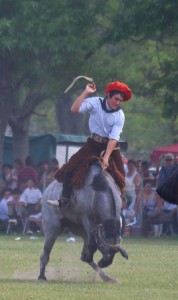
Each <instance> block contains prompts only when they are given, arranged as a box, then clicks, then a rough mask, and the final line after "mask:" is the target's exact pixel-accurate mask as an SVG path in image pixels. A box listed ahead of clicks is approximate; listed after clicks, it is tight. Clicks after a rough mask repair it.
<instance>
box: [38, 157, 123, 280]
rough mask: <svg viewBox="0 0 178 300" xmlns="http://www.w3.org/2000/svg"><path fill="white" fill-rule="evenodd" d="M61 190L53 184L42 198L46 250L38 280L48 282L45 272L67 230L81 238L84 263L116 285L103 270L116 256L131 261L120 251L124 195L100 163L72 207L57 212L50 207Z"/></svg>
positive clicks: (76, 191)
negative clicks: (95, 258) (58, 239)
mask: <svg viewBox="0 0 178 300" xmlns="http://www.w3.org/2000/svg"><path fill="white" fill-rule="evenodd" d="M61 190H62V183H59V182H58V181H56V180H55V181H54V182H52V183H51V184H50V185H49V186H48V187H47V188H46V190H45V192H44V194H43V197H42V227H43V232H44V236H45V241H44V248H43V251H42V253H41V256H40V274H39V277H38V279H39V280H47V279H46V276H45V269H46V266H47V264H48V262H49V256H50V252H51V250H52V247H53V245H54V243H55V241H56V239H57V238H58V236H59V235H60V234H61V233H62V232H63V230H64V228H65V227H68V229H69V230H70V231H71V232H72V233H73V234H75V235H78V236H80V237H82V239H83V250H82V253H81V260H82V261H83V262H86V263H88V264H89V265H90V266H91V267H92V268H93V269H94V270H95V271H96V272H97V273H98V274H99V276H100V277H101V279H102V280H103V281H105V282H107V281H112V282H113V281H116V280H115V279H114V278H112V277H110V276H109V275H107V274H106V273H105V272H104V271H103V270H102V268H105V267H107V266H109V265H111V264H112V262H113V259H114V256H115V254H116V253H117V252H120V253H121V255H122V256H123V257H124V258H126V259H128V255H127V253H126V251H125V250H124V249H123V248H121V240H122V239H121V206H122V201H121V193H120V190H119V188H118V186H117V185H116V183H115V181H114V180H113V178H112V177H111V175H110V174H109V173H108V172H107V171H105V170H102V168H101V166H100V164H99V162H97V163H94V164H92V165H91V166H90V167H89V169H88V171H87V174H86V177H85V180H84V184H83V185H82V187H81V188H79V189H74V190H73V192H72V195H71V205H70V207H68V208H56V207H53V206H50V205H49V204H48V203H47V200H48V199H52V200H56V199H58V198H59V195H60V194H61ZM97 250H99V251H100V252H101V254H102V258H101V259H100V260H99V262H98V263H96V262H95V261H94V259H93V256H94V253H95V252H96V251H97Z"/></svg>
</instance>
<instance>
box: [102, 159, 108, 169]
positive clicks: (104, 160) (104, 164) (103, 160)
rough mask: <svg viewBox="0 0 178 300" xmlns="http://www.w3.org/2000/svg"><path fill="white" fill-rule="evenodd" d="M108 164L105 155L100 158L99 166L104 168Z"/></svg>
mask: <svg viewBox="0 0 178 300" xmlns="http://www.w3.org/2000/svg"><path fill="white" fill-rule="evenodd" d="M108 166H109V162H108V159H107V158H105V157H102V158H101V167H102V168H103V169H104V170H105V169H107V167H108Z"/></svg>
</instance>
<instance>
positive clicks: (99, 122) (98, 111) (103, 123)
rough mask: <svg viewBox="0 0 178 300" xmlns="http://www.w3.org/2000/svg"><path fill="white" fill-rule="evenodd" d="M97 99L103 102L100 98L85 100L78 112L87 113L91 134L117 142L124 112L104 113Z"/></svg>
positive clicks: (123, 120)
mask: <svg viewBox="0 0 178 300" xmlns="http://www.w3.org/2000/svg"><path fill="white" fill-rule="evenodd" d="M99 98H100V99H102V100H103V98H101V97H92V98H86V99H85V100H84V101H83V103H82V105H81V106H80V109H79V112H80V113H85V112H89V114H90V118H89V128H90V132H91V133H96V134H98V135H100V136H102V137H107V138H109V139H114V140H116V141H119V139H120V134H121V132H122V129H123V126H124V122H125V115H124V112H123V111H122V109H120V110H118V111H116V112H112V113H107V112H105V111H104V110H103V109H102V106H101V103H100V100H99ZM106 103H107V102H106ZM108 108H109V107H108Z"/></svg>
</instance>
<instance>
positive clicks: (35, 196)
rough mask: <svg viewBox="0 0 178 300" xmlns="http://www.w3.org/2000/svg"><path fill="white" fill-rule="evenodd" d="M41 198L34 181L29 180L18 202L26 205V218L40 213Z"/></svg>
mask: <svg viewBox="0 0 178 300" xmlns="http://www.w3.org/2000/svg"><path fill="white" fill-rule="evenodd" d="M41 198H42V193H41V191H40V189H39V188H37V187H36V185H35V181H34V180H33V179H29V180H28V181H27V188H26V189H25V190H24V192H23V193H22V195H21V198H20V201H23V202H25V203H26V213H27V216H30V215H32V214H37V213H39V212H40V211H41Z"/></svg>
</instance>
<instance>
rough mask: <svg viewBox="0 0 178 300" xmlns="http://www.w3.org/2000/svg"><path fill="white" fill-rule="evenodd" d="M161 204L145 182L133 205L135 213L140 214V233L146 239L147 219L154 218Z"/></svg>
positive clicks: (148, 221) (147, 233)
mask: <svg viewBox="0 0 178 300" xmlns="http://www.w3.org/2000/svg"><path fill="white" fill-rule="evenodd" d="M161 206H162V205H161V202H160V200H159V197H158V196H157V194H156V192H155V191H153V190H152V184H151V183H150V181H147V182H146V181H145V184H144V187H143V191H140V192H139V194H138V197H137V202H136V204H135V213H136V214H140V215H141V217H142V220H141V231H142V234H143V236H145V237H147V236H148V235H149V233H150V230H151V226H152V225H150V220H149V218H150V217H151V218H152V217H155V216H156V215H157V214H158V213H159V212H160V211H161Z"/></svg>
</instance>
